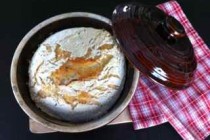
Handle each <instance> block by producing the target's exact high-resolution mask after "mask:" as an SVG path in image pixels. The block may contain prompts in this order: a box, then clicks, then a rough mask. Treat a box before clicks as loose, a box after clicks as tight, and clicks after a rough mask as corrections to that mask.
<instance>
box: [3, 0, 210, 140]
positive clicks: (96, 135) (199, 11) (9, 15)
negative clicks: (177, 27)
mask: <svg viewBox="0 0 210 140" xmlns="http://www.w3.org/2000/svg"><path fill="white" fill-rule="evenodd" d="M128 1H129V0H127V2H128ZM138 1H139V2H141V3H146V4H153V5H156V4H158V3H161V2H164V0H138ZM122 2H126V1H125V0H106V1H105V0H7V1H1V3H0V48H1V51H0V140H33V139H34V140H35V139H36V140H37V139H39V140H47V139H48V140H56V139H60V140H61V139H62V140H63V139H68V140H74V139H77V140H80V139H90V140H95V139H97V140H111V139H116V140H117V139H123V140H126V139H127V140H179V139H181V137H180V136H179V135H178V134H177V132H176V131H175V130H174V129H173V128H172V127H171V126H170V124H168V123H165V124H163V125H160V126H156V127H152V128H147V129H142V130H138V131H134V130H133V127H132V124H131V123H130V124H121V125H115V126H105V127H103V128H100V129H97V130H94V131H91V132H86V133H81V134H67V133H53V134H43V135H35V134H32V133H30V131H29V128H28V117H27V116H26V115H25V113H24V112H23V111H22V110H21V109H20V107H19V106H18V104H17V103H16V101H15V98H14V97H13V93H12V90H11V87H10V79H9V77H10V76H9V73H10V64H11V60H12V56H13V53H14V51H15V48H16V46H17V45H18V43H19V42H20V40H21V39H22V37H23V36H24V35H25V34H26V33H27V32H28V31H29V30H30V29H31V28H32V27H34V26H35V25H36V24H38V23H39V22H41V21H43V20H45V19H47V18H49V17H51V16H54V15H57V14H61V13H66V12H73V11H86V12H93V13H96V14H100V15H103V16H106V17H108V18H111V14H112V11H113V9H114V7H115V6H116V5H117V4H119V3H122ZM179 3H180V5H181V6H182V8H183V10H184V11H185V13H186V15H187V17H188V18H189V20H190V21H191V23H192V24H193V26H194V27H195V29H196V30H197V31H198V33H199V34H200V35H201V37H202V38H203V39H204V41H205V42H206V44H207V45H209V44H210V26H209V25H210V1H208V0H199V1H198V0H197V1H192V0H182V1H181V0H180V1H179ZM208 139H209V140H210V138H208Z"/></svg>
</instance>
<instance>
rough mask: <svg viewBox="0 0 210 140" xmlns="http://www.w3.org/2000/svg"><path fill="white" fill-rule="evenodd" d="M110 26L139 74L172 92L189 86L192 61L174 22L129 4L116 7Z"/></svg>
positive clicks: (150, 9)
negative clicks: (170, 89) (172, 89)
mask: <svg viewBox="0 0 210 140" xmlns="http://www.w3.org/2000/svg"><path fill="white" fill-rule="evenodd" d="M112 23H113V31H114V35H115V37H116V39H117V41H118V43H119V44H120V46H121V48H122V50H123V52H124V54H125V55H126V57H127V58H128V60H129V61H130V62H131V63H132V64H133V65H134V66H135V67H136V68H138V69H139V70H140V71H141V72H142V73H144V74H145V75H147V76H149V77H151V78H152V79H153V80H155V81H156V82H158V83H161V84H163V85H165V86H167V87H170V88H174V89H183V88H186V87H188V86H189V85H190V84H191V82H192V80H193V73H194V71H195V69H196V65H197V64H196V58H195V55H194V51H193V47H192V45H191V43H190V41H189V39H188V37H187V35H186V33H185V30H184V28H183V26H182V25H181V24H180V23H179V22H178V21H177V20H176V19H175V18H173V17H171V16H168V15H166V14H165V13H164V12H162V11H161V10H159V9H158V8H156V7H153V6H145V5H141V4H138V3H130V4H123V5H119V6H117V7H116V9H115V10H114V12H113V16H112Z"/></svg>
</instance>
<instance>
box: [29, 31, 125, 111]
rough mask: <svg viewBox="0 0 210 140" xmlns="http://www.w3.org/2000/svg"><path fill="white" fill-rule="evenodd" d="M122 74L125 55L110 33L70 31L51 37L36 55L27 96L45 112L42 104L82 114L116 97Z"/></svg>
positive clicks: (33, 60)
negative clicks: (83, 111) (29, 94)
mask: <svg viewBox="0 0 210 140" xmlns="http://www.w3.org/2000/svg"><path fill="white" fill-rule="evenodd" d="M124 75H125V60H124V56H123V54H122V52H121V51H120V50H119V48H118V46H117V44H116V43H115V41H114V39H113V37H112V36H111V35H110V33H109V32H107V31H105V30H101V29H94V28H83V27H81V28H71V29H66V30H62V31H60V32H57V33H55V34H53V35H51V36H50V37H49V38H47V39H46V40H45V41H44V42H43V43H42V44H41V45H40V46H39V48H38V50H37V51H36V52H35V54H34V56H33V57H32V60H31V63H30V67H29V86H30V93H31V97H32V99H33V100H34V101H35V103H36V104H37V106H39V107H40V108H41V109H43V110H45V111H47V109H44V108H45V107H44V106H45V105H46V106H60V108H61V107H62V108H65V109H64V110H72V111H75V110H78V111H81V110H85V109H89V108H91V107H94V106H100V105H102V104H103V103H105V102H106V103H107V101H106V100H111V97H112V96H113V95H114V94H119V93H118V92H119V90H121V87H122V85H123V79H124ZM47 113H48V112H47ZM49 114H50V112H49Z"/></svg>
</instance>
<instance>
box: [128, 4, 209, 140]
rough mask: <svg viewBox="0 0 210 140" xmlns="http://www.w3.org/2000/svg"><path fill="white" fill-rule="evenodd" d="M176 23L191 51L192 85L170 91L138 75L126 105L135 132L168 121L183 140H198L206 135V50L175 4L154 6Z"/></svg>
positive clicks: (207, 118)
mask: <svg viewBox="0 0 210 140" xmlns="http://www.w3.org/2000/svg"><path fill="white" fill-rule="evenodd" d="M157 7H158V8H160V9H161V10H163V11H164V12H166V13H167V14H169V15H171V16H173V17H175V18H176V19H177V20H179V21H180V22H181V23H182V25H183V26H184V28H185V31H186V33H187V35H188V37H189V39H190V41H191V43H192V45H193V47H194V51H195V55H196V57H197V62H198V65H197V70H196V72H195V75H194V76H195V80H194V83H193V84H192V85H191V86H190V87H189V88H187V89H185V90H181V91H173V90H170V89H168V88H166V87H163V86H161V85H159V84H155V83H154V82H152V81H151V80H150V79H149V78H147V77H145V76H144V75H141V76H140V78H139V84H138V88H137V89H136V93H135V95H134V97H133V99H132V101H131V103H130V105H129V109H130V114H131V117H132V120H133V123H134V128H135V129H141V128H145V127H150V126H154V125H158V124H161V123H163V122H166V121H168V122H169V123H170V124H171V125H172V126H173V127H174V128H175V129H176V131H177V132H178V133H179V134H180V135H181V137H182V138H183V139H185V140H194V139H195V140H202V139H205V138H206V137H207V136H208V135H209V134H210V50H209V49H208V47H207V46H206V44H205V43H204V41H203V40H202V39H201V37H200V36H199V35H198V33H197V32H196V31H195V29H194V28H193V27H192V25H191V24H190V22H189V20H188V19H187V17H186V16H185V14H184V12H183V11H182V9H181V7H180V5H179V4H178V3H177V2H176V1H170V2H166V3H164V4H160V5H158V6H157Z"/></svg>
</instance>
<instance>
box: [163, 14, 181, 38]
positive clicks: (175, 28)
mask: <svg viewBox="0 0 210 140" xmlns="http://www.w3.org/2000/svg"><path fill="white" fill-rule="evenodd" d="M165 28H167V30H168V32H169V34H170V36H171V37H174V38H182V37H184V36H185V30H184V28H183V26H182V25H181V24H180V23H179V22H178V21H177V20H176V19H175V18H174V17H172V16H167V17H166V19H165Z"/></svg>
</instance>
